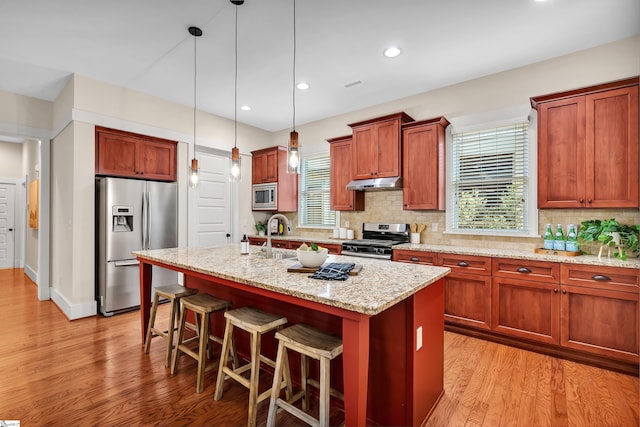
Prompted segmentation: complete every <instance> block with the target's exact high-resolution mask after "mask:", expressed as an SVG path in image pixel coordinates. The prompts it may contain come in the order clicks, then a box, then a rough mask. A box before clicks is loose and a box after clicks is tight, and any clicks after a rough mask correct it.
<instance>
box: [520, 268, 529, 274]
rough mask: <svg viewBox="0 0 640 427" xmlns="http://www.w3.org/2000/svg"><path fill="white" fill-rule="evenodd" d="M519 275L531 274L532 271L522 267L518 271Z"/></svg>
mask: <svg viewBox="0 0 640 427" xmlns="http://www.w3.org/2000/svg"><path fill="white" fill-rule="evenodd" d="M518 273H531V270H529V269H528V268H527V267H520V268H519V269H518Z"/></svg>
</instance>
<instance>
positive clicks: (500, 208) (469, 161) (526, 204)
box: [447, 122, 537, 235]
mask: <svg viewBox="0 0 640 427" xmlns="http://www.w3.org/2000/svg"><path fill="white" fill-rule="evenodd" d="M528 136H529V123H528V122H520V123H516V124H513V125H508V126H502V127H496V128H491V129H483V130H477V131H473V132H459V133H455V131H454V133H453V134H452V150H451V152H452V158H451V165H452V176H451V182H450V186H449V189H448V192H449V197H448V200H449V207H448V209H447V211H448V212H447V213H448V214H449V218H448V219H449V220H448V221H447V223H448V225H449V227H448V231H450V232H460V233H474V234H508V235H531V233H532V231H531V230H530V226H531V225H535V227H536V228H537V224H530V221H529V217H530V216H531V215H530V213H529V208H530V185H529V138H528ZM535 222H536V223H537V221H535ZM534 232H537V230H534Z"/></svg>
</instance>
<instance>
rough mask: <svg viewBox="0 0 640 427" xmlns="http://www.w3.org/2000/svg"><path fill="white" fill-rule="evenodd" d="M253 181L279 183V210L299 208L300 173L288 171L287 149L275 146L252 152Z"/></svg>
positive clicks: (257, 182) (285, 210)
mask: <svg viewBox="0 0 640 427" xmlns="http://www.w3.org/2000/svg"><path fill="white" fill-rule="evenodd" d="M251 155H252V158H251V183H252V184H263V183H271V182H275V183H277V184H278V187H277V191H278V196H277V208H276V209H275V211H277V212H296V211H297V210H298V174H294V173H287V149H286V147H282V146H275V147H270V148H264V149H262V150H256V151H252V152H251Z"/></svg>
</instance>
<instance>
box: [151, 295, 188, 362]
mask: <svg viewBox="0 0 640 427" xmlns="http://www.w3.org/2000/svg"><path fill="white" fill-rule="evenodd" d="M153 290H154V297H153V303H152V304H151V314H150V316H149V326H148V327H147V336H146V338H145V340H144V352H145V354H148V353H149V349H150V348H151V340H152V339H153V338H155V337H163V338H165V339H166V340H167V354H166V357H165V362H164V366H165V367H166V368H168V367H169V366H170V365H171V355H172V352H173V334H174V332H175V331H176V329H177V328H176V322H177V320H178V315H179V313H180V306H179V301H180V299H181V298H184V297H187V296H189V295H195V294H197V293H198V290H197V289H190V288H186V287H184V286H180V285H166V286H158V287H156V288H154V289H153ZM160 298H166V299H168V300H169V302H170V304H171V311H170V314H169V325H168V327H167V330H161V329H158V328H156V326H155V323H156V314H157V313H158V304H159V303H160Z"/></svg>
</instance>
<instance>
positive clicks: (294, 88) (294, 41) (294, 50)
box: [293, 0, 296, 131]
mask: <svg viewBox="0 0 640 427" xmlns="http://www.w3.org/2000/svg"><path fill="white" fill-rule="evenodd" d="M293 130H294V131H295V130H296V0H293Z"/></svg>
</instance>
